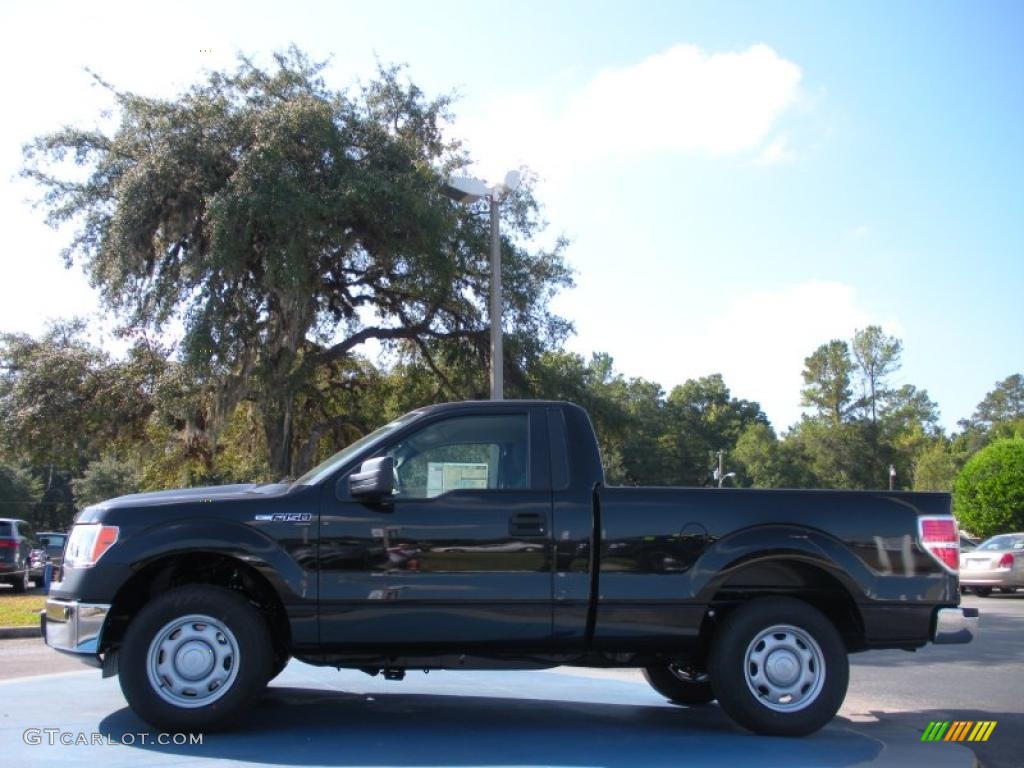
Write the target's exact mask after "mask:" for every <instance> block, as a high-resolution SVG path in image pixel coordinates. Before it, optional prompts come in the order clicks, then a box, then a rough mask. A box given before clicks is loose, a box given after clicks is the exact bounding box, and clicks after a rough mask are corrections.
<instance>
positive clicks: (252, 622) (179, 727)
mask: <svg viewBox="0 0 1024 768" xmlns="http://www.w3.org/2000/svg"><path fill="white" fill-rule="evenodd" d="M186 617H196V619H195V620H189V619H187V618H186ZM202 618H206V619H209V620H211V621H210V622H203V621H202V620H201V619H202ZM176 623H179V624H181V625H182V626H183V627H184V629H181V630H178V631H184V632H190V633H194V634H196V636H197V637H199V636H200V635H202V633H204V632H211V631H213V630H211V626H212V627H213V629H214V630H217V632H215V633H214V636H215V638H216V639H215V640H214V641H212V643H211V644H212V645H213V646H215V647H217V648H218V652H222V653H225V654H226V657H225V663H223V664H219V663H214V662H210V670H211V672H212V673H214V674H227V675H228V679H227V680H226V681H224V682H223V684H220V685H218V686H217V687H214V688H210V687H209V686H206V687H205V688H204V684H203V683H202V682H200V683H199V684H198V685H197V687H196V688H195V690H196V691H198V694H193V697H192V698H191V700H189V696H188V695H185V694H182V695H180V696H177V702H181V703H176V701H169V700H168V698H172V699H173V698H175V696H176V694H174V693H173V692H172V686H171V685H169V684H165V685H158V684H157V683H156V682H155V680H157V679H162V680H164V681H165V683H167V682H169V680H168V678H167V677H161V674H163V673H161V672H160V671H159V670H158V669H157V668H156V664H157V662H158V661H159V660H160V659H162V658H164V659H165V658H166V657H165V656H164V655H163V654H162V653H160V646H161V645H164V646H166V647H173V644H174V642H175V636H176V634H177V633H176V632H175V631H169V629H168V628H171V627H173V626H174V625H175V624H176ZM221 628H222V629H226V630H227V632H226V633H220V632H219V630H220V629H221ZM161 638H163V640H162V641H161ZM219 641H223V642H219ZM203 642H206V641H204V640H196V641H195V642H194V645H195V646H196V648H194V649H193V652H194V651H198V654H195V655H194V656H193V657H192V658H203V657H204V654H205V653H206V652H207V650H206V649H203V648H202V647H201V646H202V643H203ZM188 644H189V643H179V644H178V645H177V647H178V648H184V647H185V646H186V645H188ZM151 645H152V646H154V653H153V656H152V659H153V662H154V666H153V668H152V669H151V667H150V660H151V655H150V649H151ZM224 648H226V649H227V650H223V649H224ZM179 653H180V651H179ZM215 653H216V652H215ZM214 658H216V655H215V657H214ZM185 661H186V662H187V661H188V660H187V659H186V660H185ZM273 661H274V651H273V644H272V642H271V638H270V631H269V630H268V628H267V624H266V622H265V621H264V620H263V617H262V616H261V615H260V613H259V612H258V611H257V610H256V609H255V608H254V607H253V606H252V605H251V604H250V603H249V602H248V601H247V600H246V599H245V598H244V597H243V596H242V595H240V594H239V593H237V592H233V591H231V590H228V589H224V588H223V587H215V586H207V585H198V584H197V585H189V586H184V587H179V588H177V589H174V590H172V591H170V592H166V593H164V594H162V595H160V596H159V597H157V598H156V599H155V600H153V601H152V602H150V603H148V604H147V605H146V606H145V607H144V608H143V609H142V610H141V611H139V613H138V615H136V616H135V618H134V619H132V621H131V624H129V625H128V630H127V631H126V632H125V635H124V641H123V642H122V644H121V652H120V658H119V659H118V678H119V681H120V683H121V691H122V692H123V693H124V697H125V699H127V700H128V704H129V705H130V706H131V708H132V710H133V711H134V712H135V714H137V715H138V716H139V717H141V718H142V719H143V720H145V721H146V722H148V723H150V724H151V725H153V726H155V727H157V728H160V729H161V730H163V731H164V732H168V733H170V732H197V731H220V730H224V729H226V728H229V727H231V726H232V725H234V724H235V723H237V722H238V721H239V720H240V719H241V718H242V716H243V715H244V714H245V713H246V712H247V711H248V710H249V708H250V707H252V706H253V705H254V704H255V703H256V701H257V699H258V698H259V695H260V693H261V691H262V690H263V688H264V687H265V686H266V684H267V680H268V679H269V678H270V674H271V671H272V669H273ZM166 663H167V664H168V665H169V666H168V667H165V668H173V669H174V670H175V671H176V672H177V671H178V670H179V666H178V664H177V657H176V658H175V660H174V661H173V662H170V661H167V662H166ZM200 663H202V662H200ZM186 682H187V681H186ZM204 697H210V698H211V702H210V703H209V704H205V705H202V704H199V703H198V702H199V701H200V700H201V699H202V698H204Z"/></svg>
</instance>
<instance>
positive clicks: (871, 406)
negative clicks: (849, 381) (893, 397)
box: [853, 325, 903, 424]
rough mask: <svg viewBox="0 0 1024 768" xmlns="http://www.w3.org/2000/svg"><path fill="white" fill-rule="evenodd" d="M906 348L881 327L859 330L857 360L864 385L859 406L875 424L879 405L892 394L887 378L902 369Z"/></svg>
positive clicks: (854, 339)
mask: <svg viewBox="0 0 1024 768" xmlns="http://www.w3.org/2000/svg"><path fill="white" fill-rule="evenodd" d="M902 352H903V345H902V343H901V342H900V340H899V339H897V338H895V337H893V336H886V335H885V333H884V332H883V331H882V329H881V328H880V327H879V326H877V325H869V326H868V327H867V328H865V329H864V330H857V331H855V332H854V335H853V358H854V360H855V361H856V363H857V369H858V372H859V374H860V379H861V382H862V396H861V399H860V401H859V403H858V405H860V407H861V408H862V409H863V410H864V413H865V415H866V416H870V418H871V423H872V424H874V423H875V422H876V421H877V420H878V408H879V402H880V401H882V400H884V399H885V398H886V396H887V394H888V389H887V387H886V383H887V382H886V378H887V377H888V376H889V374H891V373H894V372H896V371H898V370H899V368H900V355H901V354H902Z"/></svg>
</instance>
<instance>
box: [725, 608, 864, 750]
mask: <svg viewBox="0 0 1024 768" xmlns="http://www.w3.org/2000/svg"><path fill="white" fill-rule="evenodd" d="M708 671H709V673H710V675H711V685H712V688H713V689H714V692H715V694H716V697H717V698H718V703H719V704H720V705H721V707H722V709H724V710H725V712H726V714H728V715H729V716H730V717H731V718H732V719H733V720H735V721H736V722H737V723H739V724H740V725H742V726H743V727H744V728H748V729H750V730H751V731H754V732H755V733H759V734H763V735H767V736H804V735H806V734H809V733H813V732H814V731H817V730H818V729H819V728H821V727H823V726H824V725H826V724H827V723H828V722H829V721H830V720H832V718H833V717H834V716H835V714H836V712H838V711H839V707H840V706H842V703H843V699H844V698H845V697H846V687H847V684H848V682H849V673H850V667H849V660H848V659H847V657H846V648H845V646H844V645H843V641H842V638H841V637H840V636H839V633H838V632H837V631H836V629H835V627H833V626H832V623H831V622H830V621H829V620H828V619H827V618H826V617H825V616H824V615H823V614H822V613H821V612H820V611H818V610H817V609H816V608H814V607H813V606H810V605H808V604H807V603H805V602H803V601H801V600H796V599H793V598H788V597H764V598H758V599H755V600H751V601H750V602H748V603H745V604H743V605H741V606H740V607H738V608H736V610H735V611H733V612H732V613H731V614H730V615H729V616H728V617H726V619H725V621H724V622H723V623H722V625H721V627H720V628H719V630H718V631H717V632H716V634H715V638H714V641H713V643H712V649H711V658H710V662H709V664H708Z"/></svg>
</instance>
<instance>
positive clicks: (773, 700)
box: [743, 624, 825, 712]
mask: <svg viewBox="0 0 1024 768" xmlns="http://www.w3.org/2000/svg"><path fill="white" fill-rule="evenodd" d="M743 675H744V677H745V678H746V681H747V686H748V687H749V688H750V691H751V693H753V694H754V696H755V697H757V699H758V700H759V701H760V702H761V704H763V705H764V706H766V707H768V708H769V709H772V710H774V711H776V712H798V711H800V710H801V709H804V708H805V707H808V706H810V705H811V704H812V703H813V702H814V700H815V699H817V698H818V694H819V693H821V689H822V687H823V686H824V684H825V659H824V654H822V652H821V648H820V647H819V646H818V643H817V642H815V640H814V638H813V637H811V636H810V635H809V634H808V633H807V632H805V631H804V630H802V629H800V628H799V627H794V626H790V625H789V624H777V625H775V626H772V627H768V628H767V629H765V630H763V631H762V632H760V633H758V634H757V636H755V637H754V639H753V640H752V641H751V643H750V645H748V646H747V652H746V654H745V656H744V665H743Z"/></svg>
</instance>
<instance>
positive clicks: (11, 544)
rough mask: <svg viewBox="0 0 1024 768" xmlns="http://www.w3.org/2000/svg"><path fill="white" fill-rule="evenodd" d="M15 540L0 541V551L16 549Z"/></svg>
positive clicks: (16, 542)
mask: <svg viewBox="0 0 1024 768" xmlns="http://www.w3.org/2000/svg"><path fill="white" fill-rule="evenodd" d="M17 548H18V540H17V539H0V549H17Z"/></svg>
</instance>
